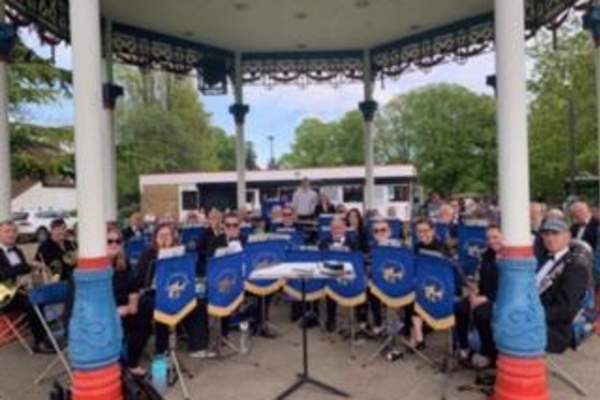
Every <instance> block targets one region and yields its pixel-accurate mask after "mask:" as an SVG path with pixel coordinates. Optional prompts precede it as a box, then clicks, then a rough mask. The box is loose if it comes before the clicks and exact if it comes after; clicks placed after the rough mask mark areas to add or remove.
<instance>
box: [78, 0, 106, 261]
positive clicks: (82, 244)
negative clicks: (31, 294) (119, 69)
mask: <svg viewBox="0 0 600 400" xmlns="http://www.w3.org/2000/svg"><path fill="white" fill-rule="evenodd" d="M70 17H71V18H70V21H71V46H72V58H73V93H74V96H73V97H74V103H75V167H76V168H75V170H76V174H77V211H78V220H79V223H78V229H77V232H78V239H79V257H80V258H98V257H103V256H104V255H105V254H106V226H105V225H106V217H105V213H106V207H105V196H104V188H103V183H104V182H105V178H104V153H103V151H102V148H103V147H104V139H103V129H102V126H103V119H104V118H103V111H102V82H101V78H100V77H101V68H100V64H101V63H100V58H101V52H100V8H99V0H71V1H70Z"/></svg>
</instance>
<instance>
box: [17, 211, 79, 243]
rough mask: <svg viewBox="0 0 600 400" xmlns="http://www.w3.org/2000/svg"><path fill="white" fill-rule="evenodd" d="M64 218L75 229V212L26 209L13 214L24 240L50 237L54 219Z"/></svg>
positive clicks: (70, 228) (70, 227)
mask: <svg viewBox="0 0 600 400" xmlns="http://www.w3.org/2000/svg"><path fill="white" fill-rule="evenodd" d="M57 218H62V219H64V220H65V223H66V224H67V229H69V230H73V229H74V228H75V226H76V225H77V217H76V216H75V215H74V213H69V212H66V211H61V210H26V211H19V212H16V213H14V214H13V220H14V221H15V223H16V224H17V228H18V229H19V236H20V238H21V239H22V240H28V239H35V240H37V241H38V242H43V241H44V240H46V239H47V238H48V235H49V232H50V223H51V222H52V220H55V219H57Z"/></svg>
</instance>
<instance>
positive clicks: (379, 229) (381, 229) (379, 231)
mask: <svg viewBox="0 0 600 400" xmlns="http://www.w3.org/2000/svg"><path fill="white" fill-rule="evenodd" d="M386 232H389V230H388V229H387V228H375V229H373V233H386Z"/></svg>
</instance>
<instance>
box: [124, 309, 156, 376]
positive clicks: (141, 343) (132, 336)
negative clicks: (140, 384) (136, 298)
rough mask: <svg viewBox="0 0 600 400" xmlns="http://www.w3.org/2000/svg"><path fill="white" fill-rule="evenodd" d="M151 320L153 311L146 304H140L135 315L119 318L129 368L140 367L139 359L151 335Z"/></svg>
mask: <svg viewBox="0 0 600 400" xmlns="http://www.w3.org/2000/svg"><path fill="white" fill-rule="evenodd" d="M152 319H153V310H152V309H151V308H150V307H148V303H146V304H144V305H142V304H140V306H138V312H137V314H134V315H127V316H125V317H122V318H121V323H122V324H123V331H124V334H125V339H126V341H127V360H126V365H127V367H129V368H136V367H138V366H139V365H140V359H141V358H142V354H143V353H144V349H145V348H146V344H147V343H148V339H149V338H150V336H151V335H152Z"/></svg>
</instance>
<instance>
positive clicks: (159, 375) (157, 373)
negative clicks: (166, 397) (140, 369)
mask: <svg viewBox="0 0 600 400" xmlns="http://www.w3.org/2000/svg"><path fill="white" fill-rule="evenodd" d="M151 370H152V386H154V388H155V389H156V391H157V392H158V393H160V394H161V395H162V394H165V393H166V392H167V377H168V375H169V363H168V362H167V358H166V357H165V356H164V355H158V356H156V357H154V360H152V367H151Z"/></svg>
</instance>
